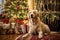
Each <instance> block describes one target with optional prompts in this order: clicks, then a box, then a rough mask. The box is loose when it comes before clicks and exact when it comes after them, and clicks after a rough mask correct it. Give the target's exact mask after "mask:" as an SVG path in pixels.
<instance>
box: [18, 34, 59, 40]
mask: <svg viewBox="0 0 60 40" xmlns="http://www.w3.org/2000/svg"><path fill="white" fill-rule="evenodd" d="M17 40H60V34H52V35H46V36H44V37H43V38H38V37H37V36H35V35H31V36H29V37H28V38H25V39H22V37H19V38H18V39H17Z"/></svg>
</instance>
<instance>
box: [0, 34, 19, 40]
mask: <svg viewBox="0 0 60 40" xmlns="http://www.w3.org/2000/svg"><path fill="white" fill-rule="evenodd" d="M18 36H19V35H15V34H10V35H0V40H15V38H16V37H18Z"/></svg>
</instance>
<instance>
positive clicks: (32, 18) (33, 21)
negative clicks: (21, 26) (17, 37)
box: [22, 10, 50, 38]
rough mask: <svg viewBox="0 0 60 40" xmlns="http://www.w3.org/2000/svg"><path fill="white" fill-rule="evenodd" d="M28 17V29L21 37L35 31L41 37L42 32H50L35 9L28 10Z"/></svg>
mask: <svg viewBox="0 0 60 40" xmlns="http://www.w3.org/2000/svg"><path fill="white" fill-rule="evenodd" d="M27 16H28V19H29V23H28V26H29V31H28V33H26V34H25V35H23V36H22V37H23V38H26V37H28V36H29V35H32V33H35V32H36V31H37V33H38V37H39V38H42V37H43V35H44V33H45V32H46V33H48V34H49V33H50V29H49V27H48V25H46V24H44V23H43V22H42V21H41V20H40V17H39V13H38V12H37V10H31V11H29V13H28V14H27Z"/></svg>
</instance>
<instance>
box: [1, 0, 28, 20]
mask: <svg viewBox="0 0 60 40" xmlns="http://www.w3.org/2000/svg"><path fill="white" fill-rule="evenodd" d="M2 12H3V13H5V14H7V15H8V17H9V18H11V17H13V16H15V17H17V18H18V19H24V18H25V17H26V14H27V12H28V5H27V0H6V3H5V4H4V8H3V10H2Z"/></svg>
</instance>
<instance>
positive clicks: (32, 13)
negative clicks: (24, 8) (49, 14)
mask: <svg viewBox="0 0 60 40" xmlns="http://www.w3.org/2000/svg"><path fill="white" fill-rule="evenodd" d="M27 16H28V18H29V19H34V18H37V17H38V16H39V14H38V11H37V10H31V11H29V13H28V15H27Z"/></svg>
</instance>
